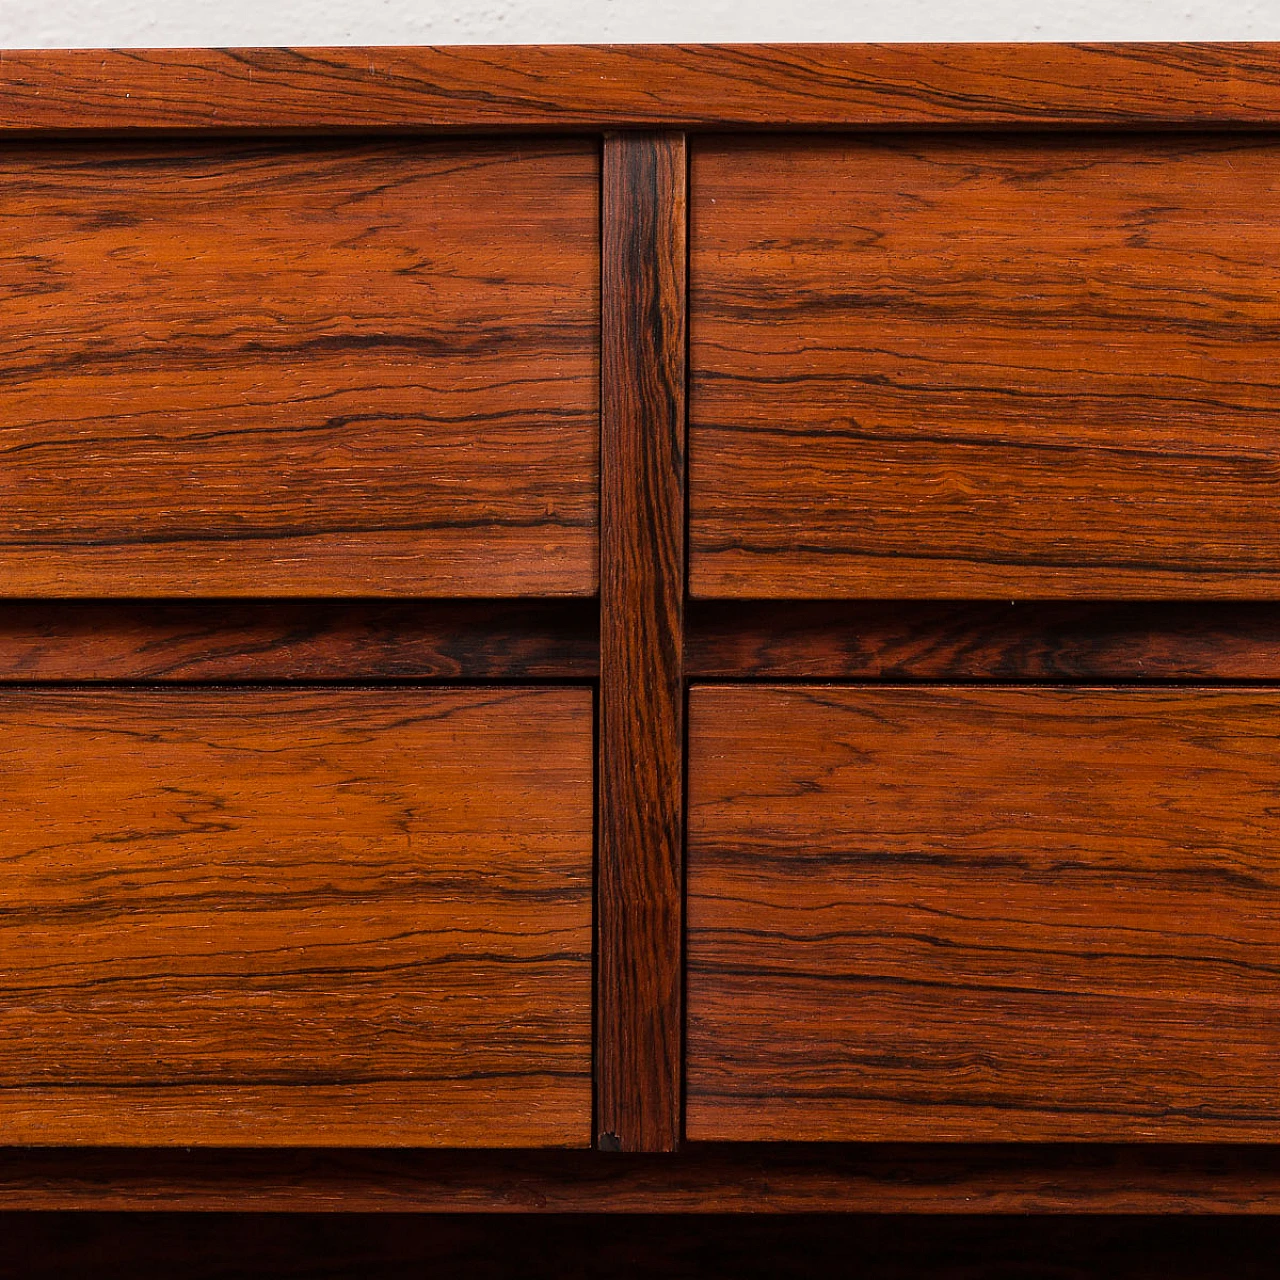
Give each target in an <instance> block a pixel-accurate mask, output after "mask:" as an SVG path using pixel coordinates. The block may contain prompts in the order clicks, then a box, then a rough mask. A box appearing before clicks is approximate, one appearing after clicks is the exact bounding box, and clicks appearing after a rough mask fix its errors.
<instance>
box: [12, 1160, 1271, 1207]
mask: <svg viewBox="0 0 1280 1280" xmlns="http://www.w3.org/2000/svg"><path fill="white" fill-rule="evenodd" d="M32 1209H35V1210H48V1209H96V1210H139V1209H143V1210H145V1209H150V1210H181V1209H185V1210H202V1211H217V1210H237V1209H241V1210H242V1209H253V1210H254V1211H255V1212H266V1211H269V1210H271V1211H290V1212H301V1211H312V1212H315V1211H324V1210H344V1211H348V1212H401V1213H404V1212H424V1211H434V1212H448V1213H529V1212H537V1213H757V1212H766V1213H859V1212H861V1213H955V1214H976V1213H1169V1212H1181V1213H1228V1214H1245V1213H1276V1212H1277V1211H1280V1150H1277V1148H1275V1147H1273V1146H1267V1147H1261V1146H1250V1147H1225V1146H1214V1145H1208V1146H1191V1145H1175V1146H1163V1147H1162V1146H1144V1145H1136V1146H1115V1145H1093V1144H1071V1145H1060V1146H1044V1145H1035V1144H1026V1145H1023V1144H1012V1143H1006V1144H1001V1145H997V1146H972V1145H958V1146H957V1145H948V1146H933V1147H929V1146H912V1145H848V1146H840V1145H830V1146H826V1145H824V1146H816V1147H805V1146H799V1145H788V1144H780V1145H777V1146H773V1145H770V1146H734V1145H715V1146H697V1147H689V1148H686V1149H685V1150H684V1151H682V1152H680V1153H679V1154H678V1155H675V1156H672V1157H669V1158H667V1159H663V1160H658V1161H654V1160H652V1159H646V1158H644V1157H634V1156H606V1155H604V1154H602V1153H599V1152H494V1151H477V1152H467V1151H438V1152H432V1151H414V1152H408V1151H328V1152H326V1151H314V1150H294V1151H226V1150H223V1151H153V1150H135V1151H124V1150H97V1151H90V1150H82V1149H50V1148H33V1149H29V1150H26V1151H19V1150H15V1149H9V1150H6V1151H0V1210H32Z"/></svg>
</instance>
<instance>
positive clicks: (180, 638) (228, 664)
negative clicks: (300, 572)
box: [0, 600, 600, 683]
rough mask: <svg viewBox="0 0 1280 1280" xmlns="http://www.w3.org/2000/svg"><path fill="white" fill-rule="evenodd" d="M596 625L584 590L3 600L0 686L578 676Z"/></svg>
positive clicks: (595, 646) (590, 657) (591, 652)
mask: <svg viewBox="0 0 1280 1280" xmlns="http://www.w3.org/2000/svg"><path fill="white" fill-rule="evenodd" d="M599 625H600V611H599V606H598V605H597V603H596V602H595V601H594V600H554V601H521V602H512V601H496V602H495V601H472V600H430V601H415V602H405V601H386V600H362V601H341V602H337V601H317V600H308V601H269V600H200V601H187V600H183V601H167V600H166V601H136V600H134V601H98V600H43V601H21V602H0V682H15V681H18V682H21V681H35V680H66V681H75V682H79V683H84V682H90V681H96V680H118V681H149V682H163V681H170V680H181V681H202V680H211V681H223V682H225V681H246V680H277V681H278V680H539V679H559V680H583V681H588V680H594V679H595V678H596V674H597V670H598V665H599V664H598V657H599Z"/></svg>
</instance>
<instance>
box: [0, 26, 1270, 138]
mask: <svg viewBox="0 0 1280 1280" xmlns="http://www.w3.org/2000/svg"><path fill="white" fill-rule="evenodd" d="M1230 125H1240V126H1252V127H1258V126H1269V125H1280V43H1233V42H1227V43H1222V42H1214V43H1208V42H1206V43H1150V42H1142V43H1137V42H1135V43H1075V44H1047V43H1046V44H1027V43H1023V44H979V43H974V44H715V45H711V44H705V45H692V44H670V45H473V46H462V45H458V46H440V45H437V46H404V47H394V46H388V47H357V46H352V47H335V48H257V49H108V50H102V49H36V50H0V133H7V134H17V133H66V132H104V131H105V132H133V131H142V130H146V131H157V130H163V131H176V132H179V133H185V132H189V131H194V130H206V131H210V130H212V131H253V130H271V131H284V132H290V131H303V132H306V131H312V132H342V131H361V132H363V131H373V130H406V131H417V132H425V133H458V132H495V131H531V130H540V131H546V130H552V131H564V130H571V131H600V130H611V129H627V128H633V129H698V130H702V129H711V130H720V129H730V130H732V129H843V128H849V129H857V128H919V127H944V128H945V127H986V128H1005V127H1028V126H1030V127H1062V126H1077V127H1116V126H1119V127H1143V126H1147V127H1158V128H1163V127H1181V128H1187V127H1191V128H1195V127H1221V126H1230Z"/></svg>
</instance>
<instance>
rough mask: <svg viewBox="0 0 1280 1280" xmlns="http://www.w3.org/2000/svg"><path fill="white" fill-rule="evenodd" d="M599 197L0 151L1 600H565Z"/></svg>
mask: <svg viewBox="0 0 1280 1280" xmlns="http://www.w3.org/2000/svg"><path fill="white" fill-rule="evenodd" d="M598 171H599V162H598V156H597V152H596V148H595V145H594V144H593V143H589V142H569V143H560V142H557V143H546V142H540V141H530V142H522V143H512V142H510V141H504V142H502V143H501V144H498V143H487V142H475V141H467V142H460V143H459V142H440V141H430V140H422V139H415V140H412V141H408V140H403V139H401V140H379V141H367V140H362V141H353V142H334V141H331V140H330V141H326V142H325V143H323V144H312V143H304V142H300V141H298V140H297V139H293V140H284V141H276V142H271V143H263V142H255V143H247V142H227V141H223V142H216V143H195V144H193V143H190V142H184V143H182V144H181V145H178V144H174V143H167V142H147V143H129V144H124V143H120V144H103V143H102V142H93V143H92V144H81V143H68V144H63V145H58V144H53V145H49V144H41V145H40V146H38V147H35V146H32V145H22V144H11V145H9V146H8V147H6V148H5V149H4V150H3V151H0V238H2V239H3V242H4V245H5V252H4V255H3V259H2V261H0V289H2V290H3V301H4V306H3V310H2V312H0V594H2V595H10V596H14V595H24V596H66V595H70V596H77V595H81V596H82V595H96V596H101V595H108V596H118V595H128V596H175V595H199V594H204V595H324V596H335V595H337V596H341V595H369V594H374V595H415V594H420V595H450V596H504V595H523V594H547V595H589V594H590V593H592V592H593V591H594V589H595V582H596V567H595V563H596V537H595V529H596V489H597V440H598V431H597V420H598V412H597V402H598V390H597V383H598V311H599V307H598V293H599V284H598V279H599V270H598V238H599V237H598V226H597V224H598V219H597V210H598V200H599V197H598V176H599V173H598Z"/></svg>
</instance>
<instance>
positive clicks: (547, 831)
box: [0, 687, 593, 1147]
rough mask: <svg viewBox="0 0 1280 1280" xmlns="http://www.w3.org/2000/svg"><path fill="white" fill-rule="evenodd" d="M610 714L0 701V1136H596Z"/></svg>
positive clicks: (167, 695) (444, 694)
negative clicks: (595, 789) (598, 825)
mask: <svg viewBox="0 0 1280 1280" xmlns="http://www.w3.org/2000/svg"><path fill="white" fill-rule="evenodd" d="M592 717H593V707H592V694H591V691H590V690H589V689H581V688H572V687H563V688H561V687H557V688H550V689H533V688H510V687H508V688H490V689H484V688H479V687H477V688H472V689H465V690H457V689H453V690H450V689H439V688H438V689H433V690H428V689H411V688H403V689H389V690H379V689H355V690H342V689H323V690H305V691H303V690H281V689H263V688H259V689H243V688H241V689H191V688H174V689H159V690H157V689H126V690H122V689H98V690H90V691H84V690H75V691H70V690H60V689H34V690H31V689H29V690H14V689H9V690H3V691H0V774H2V775H3V777H4V842H3V847H2V848H0V869H2V870H3V875H2V876H0V1135H3V1140H4V1141H5V1142H6V1143H10V1144H56V1145H61V1144H86V1145H130V1146H165V1145H181V1146H197V1145H198V1146H219V1145H221V1146H226V1145H229V1144H234V1145H244V1146H289V1145H304V1146H316V1145H320V1146H325V1145H331V1146H369V1145H387V1146H484V1147H509V1146H515V1147H520V1146H538V1145H551V1146H577V1145H586V1144H587V1143H588V1141H589V1137H590V1110H591V1101H590V1100H591V1063H590V1028H591V954H590V947H591V818H592V804H591V769H592V733H591V726H592Z"/></svg>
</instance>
